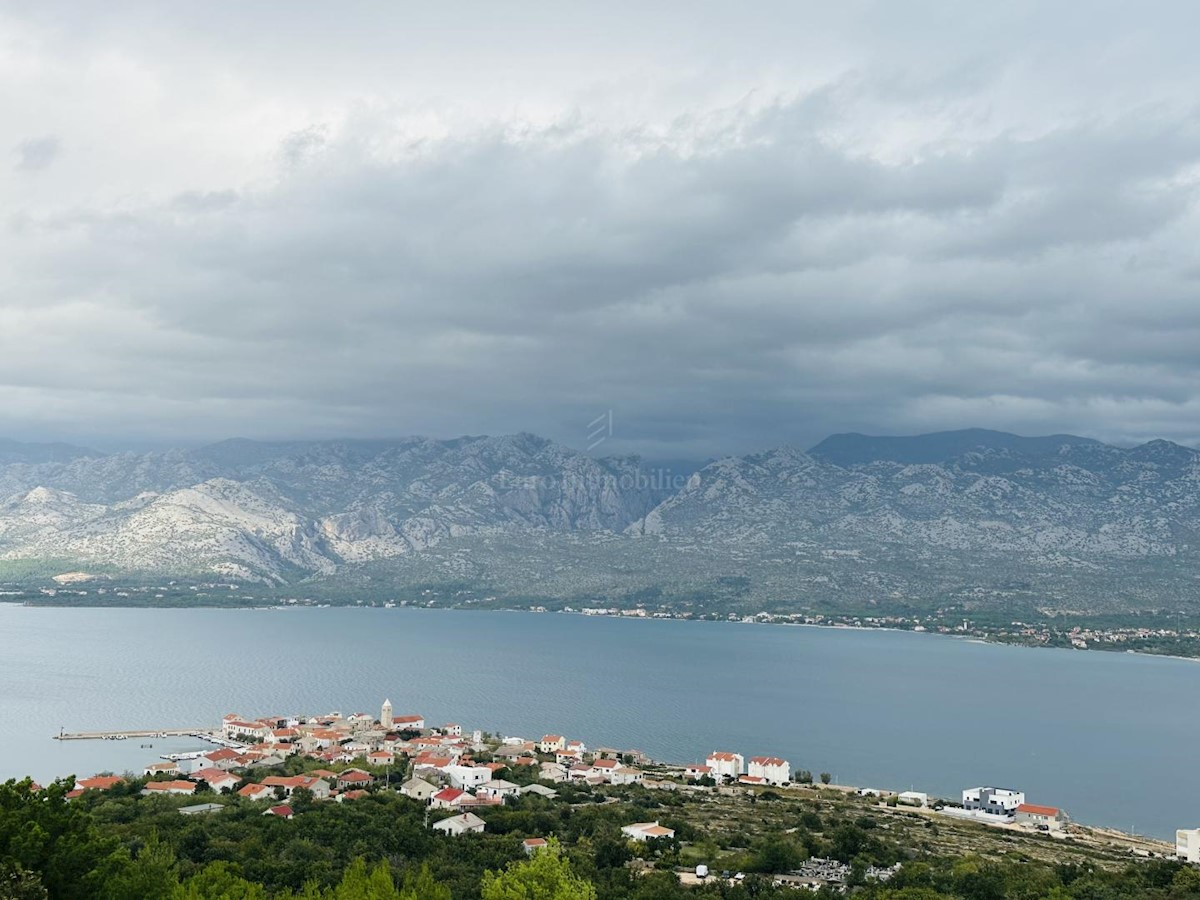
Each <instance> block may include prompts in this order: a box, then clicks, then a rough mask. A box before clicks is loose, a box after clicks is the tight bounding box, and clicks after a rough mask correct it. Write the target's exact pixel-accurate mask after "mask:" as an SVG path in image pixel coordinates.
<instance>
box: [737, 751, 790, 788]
mask: <svg viewBox="0 0 1200 900" xmlns="http://www.w3.org/2000/svg"><path fill="white" fill-rule="evenodd" d="M746 774H747V775H749V776H750V777H751V778H761V779H762V780H763V781H765V782H766V783H767V784H786V783H787V782H789V781H791V780H792V765H791V763H789V762H788V761H787V760H786V759H780V758H779V757H778V756H752V757H750V765H749V766H748V767H747V769H746Z"/></svg>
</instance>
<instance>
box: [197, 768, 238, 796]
mask: <svg viewBox="0 0 1200 900" xmlns="http://www.w3.org/2000/svg"><path fill="white" fill-rule="evenodd" d="M191 777H192V780H193V781H203V782H206V783H207V784H208V786H209V787H210V788H212V789H213V790H214V791H216V792H217V793H220V792H221V791H226V790H228V791H231V790H233V789H234V788H235V787H237V784H238V782H239V781H241V779H240V778H238V777H237V776H236V775H232V774H230V773H229V772H226V771H225V770H223V769H217V768H207V769H201V770H200V771H199V772H194V773H192V776H191Z"/></svg>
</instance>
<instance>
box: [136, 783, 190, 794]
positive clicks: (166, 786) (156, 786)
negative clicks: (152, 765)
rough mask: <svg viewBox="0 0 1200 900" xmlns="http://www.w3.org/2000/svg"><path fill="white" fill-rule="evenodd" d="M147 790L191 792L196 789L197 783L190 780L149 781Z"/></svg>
mask: <svg viewBox="0 0 1200 900" xmlns="http://www.w3.org/2000/svg"><path fill="white" fill-rule="evenodd" d="M145 790H147V791H187V792H188V793H189V794H190V793H192V792H193V791H195V790H196V785H194V784H192V782H190V781H148V782H146V787H145Z"/></svg>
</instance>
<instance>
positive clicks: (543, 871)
mask: <svg viewBox="0 0 1200 900" xmlns="http://www.w3.org/2000/svg"><path fill="white" fill-rule="evenodd" d="M480 896H482V898H483V900H596V888H595V886H594V885H592V883H591V882H590V881H587V880H586V879H583V878H580V877H579V876H578V875H576V874H575V873H574V872H572V871H571V864H570V863H569V862H568V861H567V860H566V858H564V857H563V856H562V853H561V849H560V847H559V844H558V841H556V840H554V839H553V838H551V840H550V843H549V844H548V845H547V846H546V847H545V848H543V849H542V850H539V851H538V852H537V853H535V854H534V855H533V856H532V857H530V858H529V859H527V860H525V861H524V862H515V863H510V864H509V866H508V868H506V869H505V870H504V871H503V872H493V871H491V870H490V869H489V870H488V871H487V872H485V873H484V875H483V884H482V890H481V891H480Z"/></svg>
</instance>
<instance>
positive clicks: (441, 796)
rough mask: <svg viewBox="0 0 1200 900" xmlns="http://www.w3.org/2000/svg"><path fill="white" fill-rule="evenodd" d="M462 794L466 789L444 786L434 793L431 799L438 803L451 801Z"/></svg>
mask: <svg viewBox="0 0 1200 900" xmlns="http://www.w3.org/2000/svg"><path fill="white" fill-rule="evenodd" d="M464 794H466V791H460V790H459V789H458V788H445V789H444V790H440V791H438V792H437V793H436V794H434V795H433V799H434V800H437V801H438V802H439V803H453V802H454V801H455V800H457V799H458V798H459V797H462V796H463V795H464Z"/></svg>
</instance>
